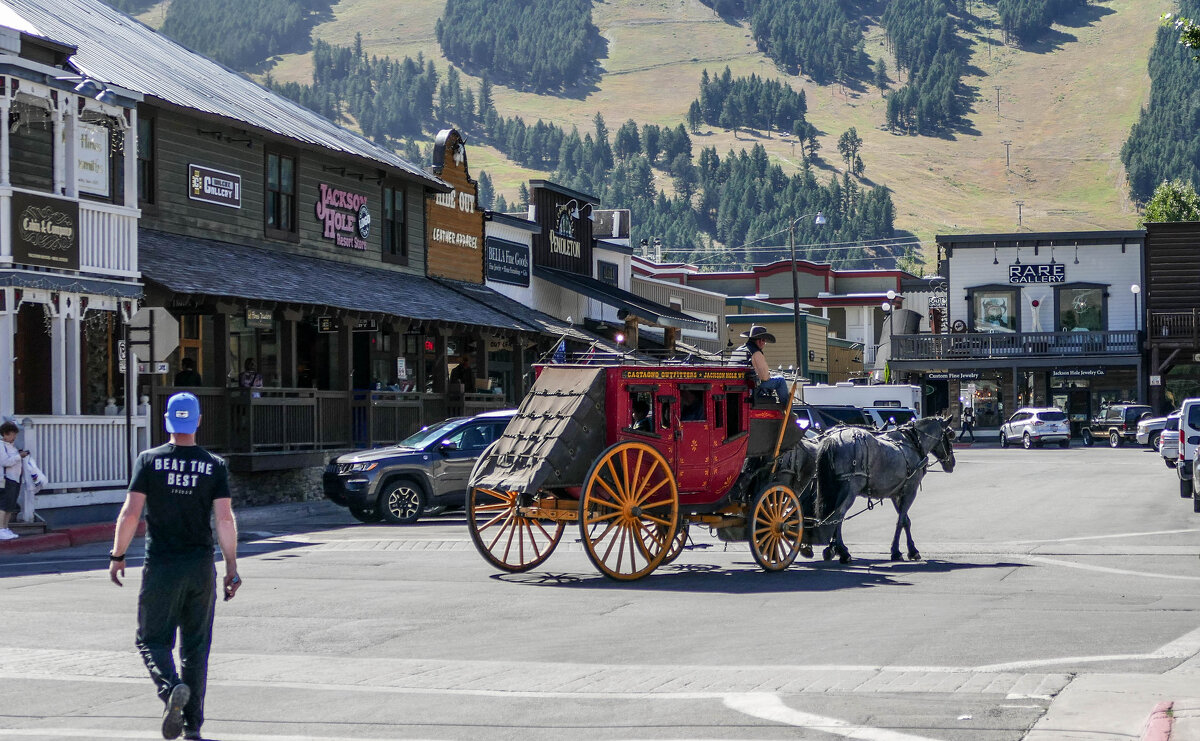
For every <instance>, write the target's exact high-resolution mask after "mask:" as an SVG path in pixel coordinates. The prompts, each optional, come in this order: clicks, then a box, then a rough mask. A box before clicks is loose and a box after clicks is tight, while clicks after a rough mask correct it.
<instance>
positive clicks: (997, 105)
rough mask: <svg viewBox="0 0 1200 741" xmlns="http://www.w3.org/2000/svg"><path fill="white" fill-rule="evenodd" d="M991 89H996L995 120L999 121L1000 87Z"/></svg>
mask: <svg viewBox="0 0 1200 741" xmlns="http://www.w3.org/2000/svg"><path fill="white" fill-rule="evenodd" d="M992 87H994V88H996V120H997V121H999V120H1000V86H999V85H992Z"/></svg>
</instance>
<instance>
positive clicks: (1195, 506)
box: [1192, 491, 1200, 512]
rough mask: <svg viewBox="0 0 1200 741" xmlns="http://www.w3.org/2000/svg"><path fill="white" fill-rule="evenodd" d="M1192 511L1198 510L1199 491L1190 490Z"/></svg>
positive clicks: (1199, 508)
mask: <svg viewBox="0 0 1200 741" xmlns="http://www.w3.org/2000/svg"><path fill="white" fill-rule="evenodd" d="M1192 511H1193V512H1200V491H1194V492H1192Z"/></svg>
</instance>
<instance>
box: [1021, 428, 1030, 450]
mask: <svg viewBox="0 0 1200 741" xmlns="http://www.w3.org/2000/svg"><path fill="white" fill-rule="evenodd" d="M1021 445H1022V446H1024V448H1025V449H1026V450H1029V449H1030V448H1032V447H1033V438H1032V437H1030V436H1029V433H1028V432H1026V433H1025V434H1024V435H1022V436H1021Z"/></svg>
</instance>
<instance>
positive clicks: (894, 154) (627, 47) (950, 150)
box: [148, 0, 1174, 248]
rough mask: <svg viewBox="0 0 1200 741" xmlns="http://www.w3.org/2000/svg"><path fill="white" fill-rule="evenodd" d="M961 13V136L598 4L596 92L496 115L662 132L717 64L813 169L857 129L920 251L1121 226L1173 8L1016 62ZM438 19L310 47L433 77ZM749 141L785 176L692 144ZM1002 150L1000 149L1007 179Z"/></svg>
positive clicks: (412, 14) (303, 75) (501, 169)
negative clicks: (800, 114) (810, 153)
mask: <svg viewBox="0 0 1200 741" xmlns="http://www.w3.org/2000/svg"><path fill="white" fill-rule="evenodd" d="M971 5H972V7H973V8H974V9H975V11H974V12H976V13H979V14H980V15H979V17H977V18H975V19H974V21H975V22H974V23H973V24H972V28H971V35H970V41H971V44H972V46H971V54H970V58H969V61H970V65H971V67H970V73H969V75H968V76H967V77H966V78H965V80H964V82H965V83H966V84H967V85H968V86H970V87H971V88H972V89H973V90H974V91H975V93H976V96H975V101H974V103H973V108H972V113H971V114H970V122H969V123H970V126H969V127H968V131H967V133H959V134H956V135H954V136H953V137H946V138H929V137H916V136H902V135H894V134H891V133H889V132H887V131H886V130H884V129H883V128H882V127H881V126H880V122H881V121H882V120H883V118H884V115H883V114H884V107H883V106H884V103H883V99H882V97H881V96H880V95H879V93H878V91H877V90H875V89H874V88H869V89H865V90H859V91H854V90H845V89H841V88H835V87H822V86H817V85H815V84H813V83H812V82H811V81H808V80H806V79H804V78H800V77H789V76H787V75H784V74H781V73H779V72H778V71H777V70H776V69H775V67H774V65H773V64H772V62H771V60H769V59H767V58H766V57H764V56H763V55H761V54H759V53H758V52H757V51H755V49H754V45H753V43H752V41H751V39H750V37H749V31H748V30H747V29H746V28H745V27H743V26H738V25H734V24H730V23H726V22H725V21H722V20H721V19H720V18H718V17H717V16H716V15H715V14H714V13H712V11H710V10H709V9H708V8H707V7H705V6H703V5H701V4H700V3H699V2H698V1H697V0H607V1H606V2H598V3H596V4H595V6H594V10H593V19H594V21H595V23H596V25H597V26H598V27H599V28H600V30H601V33H602V34H603V36H604V38H605V39H606V40H607V41H608V51H607V56H606V57H605V58H604V59H602V63H603V65H604V69H605V73H604V75H603V77H602V79H601V81H600V83H599V85H598V87H597V88H595V89H587V90H577V91H573V93H572V94H571V95H570V96H569V97H548V96H538V95H534V94H531V93H527V92H518V91H513V90H509V89H506V88H504V87H501V86H497V87H496V88H495V100H496V105H497V108H498V109H499V111H500V112H501V114H502V115H521V116H523V117H525V118H526V120H527V121H530V122H532V121H534V120H536V119H537V118H542V119H544V120H548V121H552V122H554V123H557V124H560V125H564V126H571V125H577V126H579V127H580V129H581V130H586V129H588V128H590V126H591V119H592V116H593V115H594V114H595V112H596V111H597V110H599V111H601V112H603V113H604V115H605V119H606V121H607V122H608V125H609V128H610V130H615V129H616V128H617V127H618V126H619V125H620V124H621V123H622V122H623V121H625V120H626V119H628V118H633V119H634V120H636V121H638V123H658V124H671V125H674V124H677V123H679V122H681V121H682V120H683V119H684V113H685V111H686V110H687V106H688V104H689V103H690V102H691V100H692V99H693V98H695V97H696V96H697V94H698V83H699V77H700V72H701V70H702V69H704V68H708V69H709V71H710V72H719V71H720V70H721V69H722V68H724V67H725V66H726V65H728V66H729V67H730V68H731V69H732V71H733V74H734V75H735V76H739V75H749V74H751V73H755V74H758V75H759V76H764V77H774V78H778V79H781V80H785V81H787V82H788V83H789V84H791V85H792V86H793V87H795V88H799V89H804V90H805V91H806V93H807V95H808V102H809V119H810V120H811V121H812V122H813V123H814V124H815V125H816V126H817V127H818V128H819V129H820V130H821V131H822V134H823V136H822V140H821V142H822V149H821V153H820V154H821V155H822V156H823V158H824V159H825V161H826V163H827V165H826V166H827V167H836V166H839V165H840V164H841V162H840V160H839V159H838V156H837V146H836V141H837V137H838V136H839V135H840V134H841V133H842V132H843V131H845V130H846V129H847V128H849V127H850V126H854V127H856V128H857V130H858V132H859V135H860V136H861V137H862V138H863V140H864V147H863V150H862V157H863V160H864V162H865V163H866V167H867V170H866V173H865V177H866V178H867V179H868V180H869V181H871V182H875V183H881V184H884V185H887V186H888V187H889V188H891V189H892V191H893V199H894V201H895V203H896V210H897V220H896V221H897V227H898V228H899V229H902V230H906V231H910V232H913V233H915V234H917V235H918V236H920V237H921V238H922V239H923V240H925V241H926V245H927V248H931V247H932V237H933V235H934V234H938V233H950V232H991V231H997V232H1007V231H1016V230H1017V229H1018V221H1017V217H1018V208H1017V205H1016V204H1015V202H1016V201H1023V202H1024V206H1023V208H1022V209H1021V212H1022V217H1023V218H1022V222H1021V228H1022V229H1024V230H1032V231H1048V230H1074V229H1123V228H1131V227H1133V226H1135V225H1136V223H1137V214H1136V211H1135V210H1134V209H1133V207H1132V205H1131V204H1130V203H1129V202H1128V200H1127V198H1126V196H1125V193H1126V190H1125V187H1124V183H1123V180H1124V173H1123V169H1122V167H1121V164H1120V161H1119V158H1118V154H1119V151H1120V148H1121V144H1122V143H1123V142H1124V140H1125V138H1126V136H1127V135H1128V132H1129V127H1130V126H1131V125H1132V123H1133V122H1134V120H1135V119H1136V116H1137V113H1138V110H1139V108H1140V107H1141V105H1142V103H1143V102H1144V101H1145V100H1146V98H1147V94H1148V89H1149V78H1148V76H1147V73H1146V57H1147V54H1148V52H1149V49H1150V46H1151V44H1152V43H1153V39H1154V33H1155V30H1156V28H1157V25H1158V17H1159V16H1160V15H1161V14H1162V13H1164V12H1167V11H1169V10H1172V9H1173V5H1174V4H1173V2H1171V0H1095V2H1094V3H1093V4H1091V5H1089V6H1088V7H1086V8H1085V9H1083V10H1081V11H1079V12H1078V13H1076V14H1075V15H1074V16H1073V17H1072V18H1070V19H1068V20H1067V22H1066V23H1064V24H1063V25H1058V26H1055V28H1054V29H1053V32H1052V33H1051V34H1050V35H1049V36H1048V38H1047V39H1045V40H1044V41H1043V42H1042V43H1041V44H1040V45H1038V46H1037V47H1036V48H1034V49H1032V50H1028V51H1025V50H1020V49H1016V48H1012V47H1006V46H1003V45H1001V44H1000V43H999V38H1000V35H999V33H998V31H997V30H996V29H995V23H996V18H995V15H994V13H993V12H992V10H991V8H990V7H983V6H982V4H981V3H973V4H971ZM443 6H444V0H405V1H404V2H403V3H396V2H393V1H391V0H342V2H341V3H339V4H338V5H336V6H334V19H333V20H332V21H330V22H328V23H325V24H322V25H320V26H318V27H317V28H316V30H315V32H314V34H315V36H317V37H319V38H322V39H324V40H326V41H328V42H330V43H341V44H350V43H352V41H353V38H354V35H355V33H362V35H363V40H364V46H365V48H366V49H367V51H368V52H369V53H374V54H380V55H383V54H387V55H391V56H393V57H402V56H405V55H408V56H413V57H415V56H416V55H417V54H418V53H423V54H424V55H425V56H426V57H432V58H433V59H435V60H436V62H437V65H438V68H439V69H443V70H444V69H445V67H446V66H447V62H446V60H445V58H444V57H443V56H442V55H441V53H440V50H439V49H438V46H437V41H436V38H435V36H434V24H435V23H436V21H437V18H438V17H439V16H440V14H441V9H442V7H443ZM148 15H150V14H148ZM866 48H867V52H868V53H869V54H870V55H871V56H872V57H875V58H878V57H880V56H883V57H884V58H885V59H886V60H887V62H888V69H889V70H890V71H891V73H892V75H893V81H894V82H895V74H896V65H895V62H894V60H893V59H892V58H891V56H890V55H889V54H888V53H887V49H886V47H885V45H884V38H883V33H882V31H881V30H880V29H879V28H877V27H873V28H871V29H869V30H868V43H867V47H866ZM272 74H273V75H274V76H275V78H276V79H280V80H297V81H306V80H307V79H308V77H309V75H310V74H311V65H310V62H309V60H308V59H307V57H306V56H289V57H286V58H283V59H281V60H280V61H279V63H278V64H277V65H276V67H275V68H274V69H273V71H272ZM464 77H465V78H466V79H467V80H469V81H470V82H469V84H471V85H477V81H476V80H474V79H473V78H470V77H469V76H464ZM997 87H998V88H999V91H997V89H996V88H997ZM997 96H998V97H999V111H998V112H997V104H996V101H997ZM751 139H754V140H756V141H759V142H761V143H763V144H764V145H765V146H766V147H767V149H768V151H769V152H770V153H771V155H772V156H773V157H775V158H777V159H778V160H779V161H780V162H781V163H782V164H784V166H785V170H787V169H789V168H794V167H795V166H796V164H797V163H798V154H795V155H794V154H793V148H792V146H791V143H790V142H789V141H786V140H781V139H779V138H778V136H775V137H771V138H768V137H767V135H766V134H765V133H763V132H760V133H758V134H756V135H755V134H748V133H746V132H742V133H741V134H740V135H739V136H734V135H733V134H732V133H731V132H727V131H724V130H720V129H715V130H714V129H706V130H703V131H702V132H701V134H700V135H699V136H696V137H694V146H695V148H696V149H697V150H698V149H699V148H700V147H703V146H710V145H711V146H716V147H717V150H718V152H719V153H721V154H724V153H725V152H726V151H728V150H729V149H740V148H742V147H744V146H747V145H748V143H749V141H750V140H751ZM1006 140H1007V141H1010V142H1012V144H1011V146H1010V148H1009V156H1010V166H1007V167H1006V165H1005V146H1004V145H1003V144H1002V142H1003V141H1006ZM474 152H475V154H474V156H473V159H472V168H473V169H475V170H478V169H481V168H482V169H486V170H487V171H488V172H489V173H490V174H491V175H492V177H493V179H494V181H495V184H496V188H497V191H498V192H500V193H504V194H505V195H506V197H508V198H510V199H511V198H512V197H513V196H514V195H515V193H516V189H517V186H518V184H519V183H520V182H522V181H524V180H526V179H528V178H529V177H531V176H533V175H534V173H532V172H530V171H528V170H525V169H523V168H519V167H516V166H514V165H512V164H511V163H508V162H507V161H506V160H505V159H504V158H503V157H502V156H501V155H499V154H498V153H496V152H494V151H488V150H487V149H486V148H484V147H475V149H474ZM830 171H832V170H830ZM662 180H663V181H665V180H666V178H662ZM663 185H665V182H664V183H663Z"/></svg>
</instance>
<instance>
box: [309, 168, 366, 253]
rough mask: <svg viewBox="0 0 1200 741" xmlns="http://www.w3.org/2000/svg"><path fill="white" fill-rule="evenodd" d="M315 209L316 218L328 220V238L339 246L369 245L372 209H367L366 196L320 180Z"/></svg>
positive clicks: (356, 248)
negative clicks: (319, 192)
mask: <svg viewBox="0 0 1200 741" xmlns="http://www.w3.org/2000/svg"><path fill="white" fill-rule="evenodd" d="M316 211H317V218H318V219H319V220H320V221H322V222H323V223H324V224H325V234H324V236H325V238H326V239H332V240H334V241H335V242H336V243H337V246H338V247H349V248H350V249H352V250H365V249H366V248H367V237H369V236H371V212H370V211H368V210H367V197H366V196H363V195H359V194H357V193H351V192H350V191H346V190H342V189H341V188H335V187H333V186H332V185H329V184H327V183H321V197H320V199H318V200H317V206H316Z"/></svg>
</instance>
